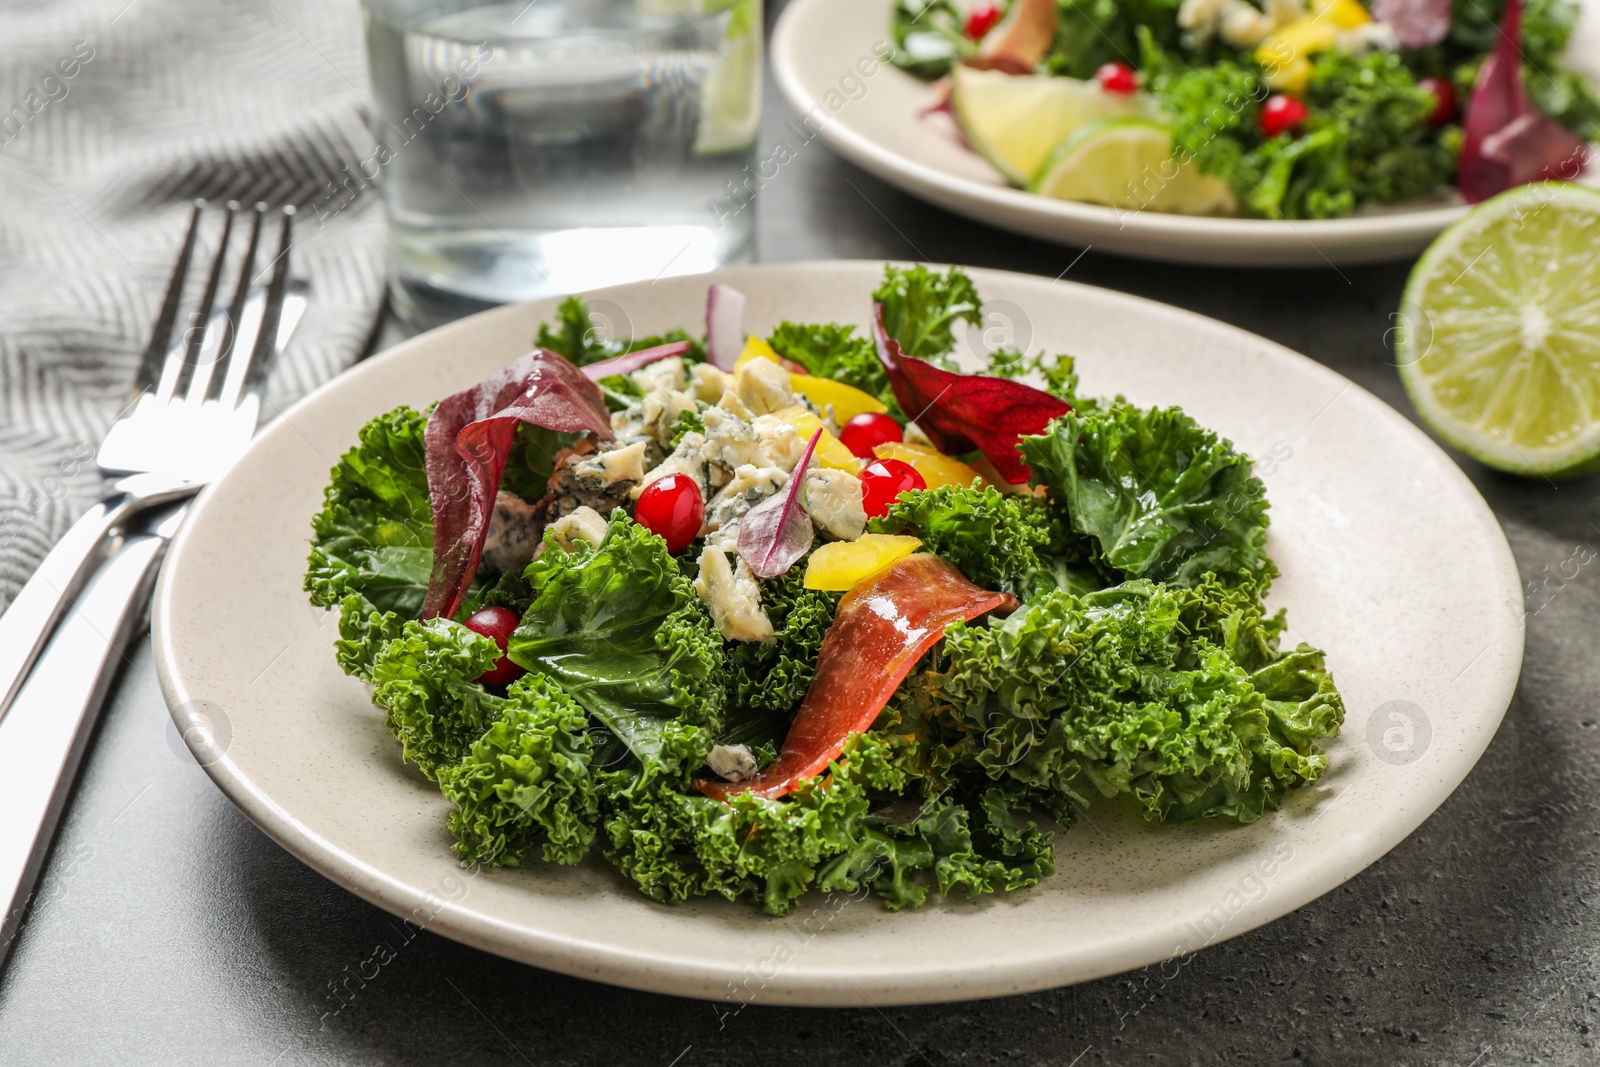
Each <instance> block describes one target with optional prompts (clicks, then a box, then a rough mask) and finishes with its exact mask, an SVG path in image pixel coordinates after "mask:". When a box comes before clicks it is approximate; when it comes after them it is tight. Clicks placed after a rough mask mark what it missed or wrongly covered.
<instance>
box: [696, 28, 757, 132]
mask: <svg viewBox="0 0 1600 1067" xmlns="http://www.w3.org/2000/svg"><path fill="white" fill-rule="evenodd" d="M760 128H761V33H760V30H759V27H757V28H756V30H755V31H754V32H752V31H750V30H746V31H745V32H744V33H741V34H739V35H737V36H729V37H726V38H724V39H723V40H722V43H721V44H720V45H719V46H718V49H717V57H716V59H715V60H713V61H712V66H711V70H710V71H709V72H708V73H707V75H706V80H705V82H704V83H703V84H702V85H701V87H700V128H699V129H698V130H697V131H696V132H695V138H694V154H695V155H697V156H713V155H720V154H721V153H723V152H736V151H741V150H743V149H746V148H749V147H750V146H751V145H753V144H755V141H756V132H757V131H758V130H759V129H760Z"/></svg>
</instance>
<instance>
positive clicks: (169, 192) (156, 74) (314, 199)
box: [0, 0, 384, 609]
mask: <svg viewBox="0 0 1600 1067" xmlns="http://www.w3.org/2000/svg"><path fill="white" fill-rule="evenodd" d="M366 86H367V81H366V67H365V60H364V56H363V52H362V46H361V29H360V13H359V9H358V8H357V6H356V3H355V0H187V2H185V0H81V2H76V3H74V2H66V3H55V4H39V3H32V2H27V0H24V2H23V3H14V4H12V5H11V6H9V7H0V609H3V607H4V605H6V604H7V603H9V602H10V599H11V597H12V596H14V595H15V593H16V591H17V589H18V588H19V587H20V586H21V584H22V582H23V581H24V580H26V578H27V576H28V574H29V573H31V571H32V569H33V568H34V566H36V565H37V563H38V561H39V560H40V558H42V556H43V555H44V553H45V552H46V551H47V550H48V549H49V548H50V546H51V545H52V544H54V543H55V541H56V540H57V539H58V538H59V537H60V536H61V535H62V534H63V533H64V532H65V531H66V529H67V526H68V525H69V524H70V523H71V522H72V520H73V519H74V518H76V517H77V515H78V514H79V513H80V512H82V510H83V509H84V508H86V507H87V506H88V505H89V503H91V502H92V501H93V500H95V499H97V498H98V496H99V494H100V492H101V490H102V484H101V481H100V478H99V476H98V474H97V472H96V470H95V467H94V463H93V459H92V457H93V453H94V448H95V446H96V445H97V444H98V443H99V440H100V437H101V435H102V434H103V433H104V431H105V428H106V425H107V424H108V423H109V421H110V420H111V418H112V417H113V416H114V415H115V414H116V412H117V410H118V408H119V407H120V404H121V402H122V401H123V399H124V398H125V394H126V392H127V390H128V387H129V385H130V383H131V380H132V376H133V372H134V368H135V365H136V362H137V358H138V354H139V353H140V351H141V350H142V348H143V346H144V343H145V340H146V337H147V334H148V331H149V329H150V327H151V324H152V322H153V319H154V316H155V310H156V307H157V304H158V303H159V301H160V298H161V294H162V290H163V288H164V286H165V284H166V277H167V274H168V272H169V271H170V269H171V264H172V260H173V257H174V256H175V255H176V253H177V249H178V244H179V242H180V240H181V238H182V234H183V229H184V226H185V224H186V222H187V217H188V212H189V202H190V201H191V200H192V199H193V198H195V197H205V198H207V199H209V200H213V201H217V202H221V201H225V200H229V199H236V200H239V201H241V202H243V203H246V204H248V203H250V202H253V201H256V200H266V201H268V202H270V203H274V204H283V203H293V204H299V205H306V207H304V208H303V209H302V211H301V214H300V218H299V220H298V223H299V225H298V228H297V231H296V237H297V239H296V246H295V253H294V258H293V260H292V262H293V265H294V274H295V275H296V276H297V277H302V278H305V279H307V280H308V281H309V282H310V285H311V291H310V294H309V295H310V303H309V306H308V308H307V311H306V315H305V318H304V319H303V320H302V321H301V323H300V326H299V329H298V330H297V331H296V333H295V336H294V338H293V339H292V341H291V342H290V345H289V348H288V350H287V352H286V353H285V355H284V358H283V359H282V360H281V361H280V362H279V364H278V366H277V368H276V370H275V372H274V375H273V378H272V381H271V383H270V396H269V404H268V407H267V409H266V410H267V414H268V416H269V417H270V416H271V415H272V414H273V413H274V411H275V410H276V409H277V408H281V407H282V406H284V405H286V404H288V403H289V402H291V401H292V400H295V399H297V398H298V397H299V396H301V395H302V394H304V393H305V392H306V391H308V390H309V389H311V388H312V387H314V386H316V385H317V384H318V383H320V382H322V381H323V380H325V379H327V378H329V377H331V376H332V375H334V374H336V373H338V372H339V371H340V370H341V369H343V368H345V367H347V366H348V365H349V364H350V363H352V362H353V361H354V360H355V359H356V358H357V357H358V356H359V355H360V353H361V351H362V348H363V347H364V345H365V344H366V342H367V339H368V337H369V335H370V333H371V331H372V328H373V325H374V323H375V321H376V315H377V313H378V310H379V306H380V303H381V300H382V292H383V252H384V229H383V218H382V210H381V205H380V204H379V203H378V202H377V199H376V197H374V196H373V195H371V194H370V193H368V192H363V193H361V194H359V195H357V197H356V199H355V200H354V201H353V202H352V203H350V204H349V206H347V207H345V208H343V209H342V210H340V211H338V212H329V211H325V210H313V209H311V207H310V206H311V205H314V204H317V203H322V204H328V203H338V201H332V200H330V199H329V197H330V185H329V183H330V182H333V181H337V180H338V179H339V178H342V177H344V173H343V172H342V170H341V168H342V167H343V165H344V164H346V163H354V162H355V161H356V160H358V159H362V158H365V157H366V156H368V155H370V154H371V151H372V139H371V136H370V134H369V133H368V132H367V127H366V114H367V107H368V104H367V99H368V98H367V88H366ZM349 195H350V194H348V193H346V194H345V196H346V197H348V196H349Z"/></svg>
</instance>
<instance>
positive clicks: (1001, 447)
mask: <svg viewBox="0 0 1600 1067" xmlns="http://www.w3.org/2000/svg"><path fill="white" fill-rule="evenodd" d="M873 339H874V340H875V341H876V342H877V347H878V362H880V363H882V364H883V369H884V370H885V371H886V372H887V373H888V375H889V386H890V388H892V389H893V390H894V398H895V399H896V400H898V401H899V402H900V408H901V410H903V411H904V412H905V413H906V415H907V417H909V418H910V419H911V420H912V421H913V422H915V423H916V424H917V426H918V427H920V428H921V429H922V432H923V433H925V434H927V435H928V439H929V440H931V441H932V442H933V443H934V444H935V445H937V446H938V447H939V448H940V450H941V451H944V452H952V453H961V452H970V451H972V450H973V449H974V448H976V449H978V450H979V451H980V452H982V453H983V454H984V455H985V456H986V457H988V460H989V462H990V463H993V464H994V466H995V470H997V471H999V472H1000V476H1001V477H1002V478H1004V479H1005V480H1006V481H1008V482H1010V483H1011V484H1013V485H1017V484H1020V483H1022V482H1025V481H1027V480H1028V467H1027V465H1026V464H1024V463H1023V462H1022V459H1021V458H1020V457H1019V456H1018V454H1017V438H1019V437H1022V436H1024V435H1029V434H1037V433H1043V432H1044V428H1045V427H1046V426H1048V425H1050V422H1051V420H1052V419H1057V418H1060V417H1061V416H1062V415H1065V414H1066V413H1067V412H1069V411H1071V410H1072V405H1071V404H1068V403H1067V402H1066V401H1064V400H1061V399H1059V398H1057V397H1053V396H1051V395H1050V394H1049V393H1047V392H1045V391H1044V390H1042V389H1035V388H1034V387H1033V386H1031V385H1027V384H1025V383H1023V382H1019V381H1014V380H1012V379H1010V378H996V377H994V376H992V375H988V374H957V373H955V372H954V371H947V370H945V369H944V368H943V367H938V366H935V365H934V364H932V363H929V362H928V361H927V360H925V359H917V358H916V357H914V356H907V355H905V354H903V353H902V352H901V351H900V343H899V342H898V341H896V340H895V339H894V338H893V337H890V336H889V331H888V329H887V328H886V327H885V326H884V324H883V305H882V304H875V305H874V306H873Z"/></svg>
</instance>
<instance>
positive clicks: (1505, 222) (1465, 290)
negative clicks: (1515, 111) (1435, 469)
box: [1395, 182, 1600, 478]
mask: <svg viewBox="0 0 1600 1067" xmlns="http://www.w3.org/2000/svg"><path fill="white" fill-rule="evenodd" d="M1597 248H1600V192H1595V191H1594V190H1591V189H1586V188H1583V187H1582V186H1578V185H1570V184H1567V183H1563V182H1545V183H1538V184H1534V185H1524V186H1521V187H1519V188H1516V189H1512V190H1511V191H1509V192H1505V193H1501V194H1500V195H1499V196H1497V197H1495V198H1494V199H1492V200H1488V201H1485V202H1484V203H1482V204H1479V205H1478V206H1477V207H1476V208H1474V209H1473V210H1472V212H1471V213H1470V214H1468V215H1467V217H1466V218H1464V219H1462V220H1461V221H1460V222H1458V223H1456V224H1455V225H1454V226H1451V227H1450V228H1449V229H1448V230H1446V231H1445V232H1444V233H1442V234H1440V235H1439V238H1438V239H1437V240H1436V241H1434V242H1433V244H1432V245H1431V246H1429V248H1428V250H1427V251H1426V252H1424V253H1423V254H1422V259H1420V260H1419V261H1418V262H1417V265H1416V267H1415V268H1413V269H1412V271H1411V278H1410V280H1409V281H1408V282H1407V283H1406V291H1405V296H1404V297H1402V299H1401V302H1400V315H1399V319H1398V323H1397V330H1396V343H1395V357H1396V360H1397V362H1398V363H1399V367H1400V380H1401V381H1402V382H1404V383H1405V387H1406V391H1407V392H1408V393H1410V394H1411V402H1412V403H1413V404H1415V405H1416V408H1417V414H1418V415H1419V416H1421V418H1422V421H1423V422H1425V423H1427V424H1428V426H1429V427H1430V428H1432V430H1433V431H1434V432H1435V433H1437V434H1438V435H1439V436H1440V437H1442V438H1444V440H1445V441H1446V442H1448V443H1449V444H1451V445H1453V446H1455V447H1456V448H1459V449H1460V450H1461V451H1463V452H1465V453H1467V454H1468V455H1469V456H1472V457H1473V458H1475V459H1477V460H1480V461H1482V462H1483V463H1486V464H1488V465H1489V466H1491V467H1495V468H1498V469H1499V470H1503V471H1510V472H1512V473H1514V474H1533V475H1543V476H1545V477H1549V478H1554V477H1558V476H1568V475H1575V474H1585V473H1588V472H1590V471H1594V470H1600V258H1597V257H1596V255H1595V249H1597Z"/></svg>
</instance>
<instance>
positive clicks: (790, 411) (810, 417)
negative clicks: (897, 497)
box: [773, 404, 862, 474]
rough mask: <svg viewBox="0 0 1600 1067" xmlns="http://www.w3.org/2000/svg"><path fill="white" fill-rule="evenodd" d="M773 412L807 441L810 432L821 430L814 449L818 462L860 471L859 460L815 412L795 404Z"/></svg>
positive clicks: (828, 465)
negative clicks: (820, 438)
mask: <svg viewBox="0 0 1600 1067" xmlns="http://www.w3.org/2000/svg"><path fill="white" fill-rule="evenodd" d="M773 414H775V415H777V416H778V418H780V419H782V420H783V421H784V422H787V423H788V424H789V425H790V426H793V427H794V431H795V433H797V434H799V435H800V440H802V441H809V440H811V435H812V434H814V433H816V432H817V431H818V430H819V429H820V430H821V431H822V440H820V441H818V442H817V451H816V457H817V462H818V463H819V464H821V465H822V466H824V467H832V468H833V469H834V470H841V471H848V472H850V473H851V474H860V473H861V466H862V463H861V460H859V459H857V458H856V456H855V454H854V453H852V452H851V451H850V450H849V449H848V448H846V447H845V446H844V442H843V441H841V440H839V439H838V438H837V437H835V436H833V434H831V433H829V432H828V428H827V427H826V426H823V425H822V420H821V419H820V418H818V417H817V414H816V412H814V411H812V410H811V409H809V408H803V407H801V406H800V405H799V404H796V405H795V406H794V407H789V408H784V409H783V410H782V411H777V412H774V413H773Z"/></svg>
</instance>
